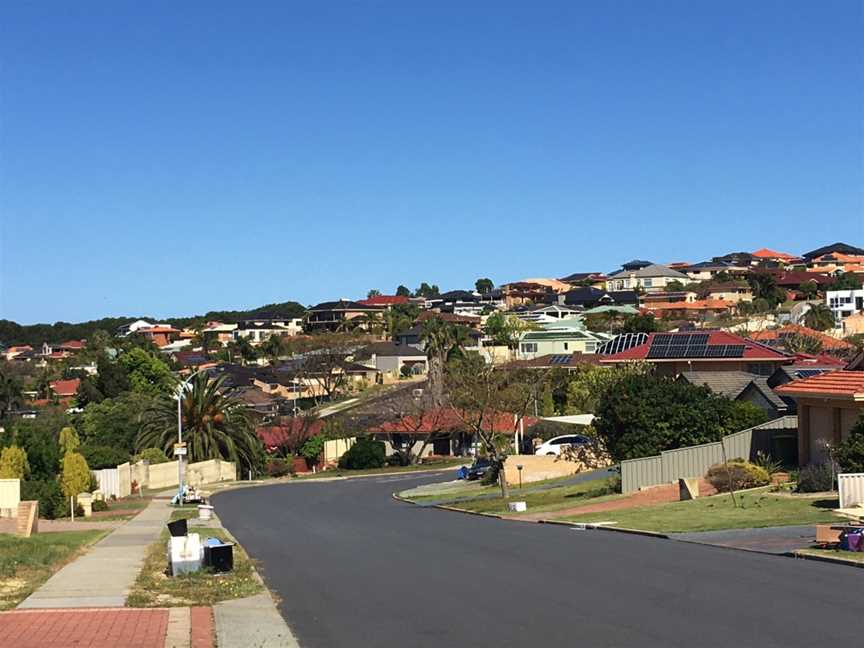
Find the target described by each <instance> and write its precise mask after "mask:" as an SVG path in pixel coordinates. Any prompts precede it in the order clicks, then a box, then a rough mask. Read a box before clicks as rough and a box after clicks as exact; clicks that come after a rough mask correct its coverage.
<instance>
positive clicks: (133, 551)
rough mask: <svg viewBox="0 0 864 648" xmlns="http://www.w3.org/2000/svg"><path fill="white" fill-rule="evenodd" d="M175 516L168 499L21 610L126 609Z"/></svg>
mask: <svg viewBox="0 0 864 648" xmlns="http://www.w3.org/2000/svg"><path fill="white" fill-rule="evenodd" d="M170 516H171V507H170V506H169V501H168V500H167V499H154V500H152V501H151V502H150V504H149V505H148V506H147V508H145V509H144V510H143V511H141V513H139V514H138V515H137V516H135V517H134V518H133V519H131V520H129V521H128V522H127V523H126V524H124V525H123V526H121V527H119V528H117V529H116V530H114V531H113V532H112V533H111V534H110V535H109V536H107V537H105V538H103V539H102V540H100V541H99V542H97V543H96V544H95V545H93V547H92V548H91V549H90V550H89V551H88V552H87V553H85V554H84V555H83V556H80V557H79V558H77V559H76V560H74V561H72V562H71V563H69V564H68V565H66V566H65V567H63V568H62V569H61V570H60V571H58V572H57V573H56V574H54V575H53V576H51V578H49V579H48V580H47V581H46V582H45V584H44V585H42V587H40V588H39V589H37V590H36V591H35V592H33V593H32V594H31V595H30V596H29V597H27V598H26V599H24V601H22V603H21V604H20V605H19V606H18V609H23V610H26V609H37V608H38V609H46V608H63V609H69V608H105V607H123V606H124V605H125V604H126V597H127V596H128V594H129V591H130V590H131V589H132V586H133V585H134V583H135V579H136V578H137V577H138V573H139V572H140V571H141V567H142V566H143V564H144V558H145V556H146V555H147V549H148V548H149V547H150V545H151V544H153V542H155V541H156V539H157V538H158V537H159V534H160V533H161V532H162V530H163V529H164V528H165V524H166V522H167V521H168V518H169V517H170Z"/></svg>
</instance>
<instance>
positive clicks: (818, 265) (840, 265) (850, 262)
mask: <svg viewBox="0 0 864 648" xmlns="http://www.w3.org/2000/svg"><path fill="white" fill-rule="evenodd" d="M807 267H808V268H809V269H811V270H815V271H817V272H828V273H838V272H861V271H862V269H864V255H860V254H843V253H841V252H831V253H830V254H823V255H821V256H818V257H814V258H813V259H809V261H808V263H807Z"/></svg>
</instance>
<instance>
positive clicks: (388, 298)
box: [357, 295, 409, 306]
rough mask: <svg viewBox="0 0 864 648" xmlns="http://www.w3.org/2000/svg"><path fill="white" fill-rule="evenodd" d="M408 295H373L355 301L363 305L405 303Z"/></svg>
mask: <svg viewBox="0 0 864 648" xmlns="http://www.w3.org/2000/svg"><path fill="white" fill-rule="evenodd" d="M408 301H409V300H408V297H404V296H402V295H375V296H374V297H369V298H367V299H361V300H359V301H358V302H357V303H358V304H363V305H364V306H394V305H396V304H407V303H408Z"/></svg>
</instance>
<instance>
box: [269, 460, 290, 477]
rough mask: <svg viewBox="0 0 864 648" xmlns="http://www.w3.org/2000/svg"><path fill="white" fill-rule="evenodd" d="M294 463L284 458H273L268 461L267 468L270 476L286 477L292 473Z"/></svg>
mask: <svg viewBox="0 0 864 648" xmlns="http://www.w3.org/2000/svg"><path fill="white" fill-rule="evenodd" d="M292 467H293V465H292V464H291V463H289V462H287V461H285V460H284V459H271V460H270V461H268V462H267V465H266V466H265V469H266V470H267V475H268V476H270V477H284V476H285V475H288V474H290V473H291V469H292Z"/></svg>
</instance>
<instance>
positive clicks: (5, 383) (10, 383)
mask: <svg viewBox="0 0 864 648" xmlns="http://www.w3.org/2000/svg"><path fill="white" fill-rule="evenodd" d="M22 405H24V394H23V393H22V391H21V381H20V380H18V378H17V377H16V376H13V375H12V372H11V371H9V367H8V366H7V365H6V363H3V365H0V420H2V419H4V418H6V414H8V413H9V411H10V410H14V409H17V408H19V407H21V406H22Z"/></svg>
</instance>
